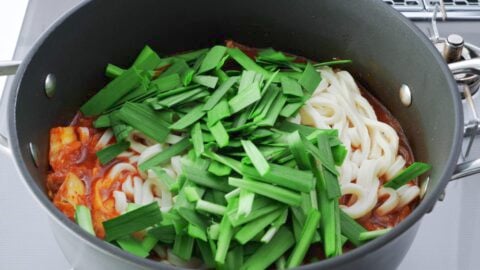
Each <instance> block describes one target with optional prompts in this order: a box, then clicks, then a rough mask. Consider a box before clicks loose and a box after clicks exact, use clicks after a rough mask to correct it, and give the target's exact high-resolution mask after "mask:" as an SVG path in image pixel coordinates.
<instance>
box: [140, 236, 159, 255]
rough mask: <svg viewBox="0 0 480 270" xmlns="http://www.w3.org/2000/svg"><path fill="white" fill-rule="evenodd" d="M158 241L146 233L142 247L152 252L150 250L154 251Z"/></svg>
mask: <svg viewBox="0 0 480 270" xmlns="http://www.w3.org/2000/svg"><path fill="white" fill-rule="evenodd" d="M157 243H158V239H157V238H155V237H153V236H151V235H146V236H145V237H144V238H143V240H142V243H141V245H142V247H143V249H144V250H145V251H146V252H148V253H150V251H152V249H153V248H154V247H155V246H156V245H157Z"/></svg>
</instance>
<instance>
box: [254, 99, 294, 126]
mask: <svg viewBox="0 0 480 270" xmlns="http://www.w3.org/2000/svg"><path fill="white" fill-rule="evenodd" d="M286 102H287V98H286V97H285V96H284V95H282V94H280V95H279V97H278V98H277V99H276V100H275V102H274V103H273V104H272V106H271V107H270V108H269V110H268V112H267V114H266V115H265V117H263V118H259V117H256V118H255V122H256V123H257V124H258V125H259V126H273V125H274V124H275V123H276V122H277V118H278V116H279V115H280V112H281V111H282V108H283V106H284V105H285V103H286Z"/></svg>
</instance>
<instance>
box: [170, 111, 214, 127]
mask: <svg viewBox="0 0 480 270" xmlns="http://www.w3.org/2000/svg"><path fill="white" fill-rule="evenodd" d="M204 115H205V113H204V112H203V111H202V105H198V106H197V107H195V108H193V109H192V110H191V111H189V112H188V113H187V114H186V115H184V116H183V117H182V118H180V119H179V120H177V122H175V123H173V124H172V125H170V127H169V128H170V129H171V130H182V129H185V128H187V127H189V126H190V125H192V124H194V123H195V122H197V121H198V120H199V119H200V118H202V117H203V116H204Z"/></svg>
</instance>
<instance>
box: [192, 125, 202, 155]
mask: <svg viewBox="0 0 480 270" xmlns="http://www.w3.org/2000/svg"><path fill="white" fill-rule="evenodd" d="M191 136H192V144H193V149H194V150H195V155H196V156H197V157H200V155H201V154H202V153H203V150H204V145H203V134H202V127H201V126H200V123H196V124H195V125H194V126H193V128H192V131H191Z"/></svg>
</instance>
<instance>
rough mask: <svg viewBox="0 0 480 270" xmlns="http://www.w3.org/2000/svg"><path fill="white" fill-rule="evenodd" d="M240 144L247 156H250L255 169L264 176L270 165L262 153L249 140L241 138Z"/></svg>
mask: <svg viewBox="0 0 480 270" xmlns="http://www.w3.org/2000/svg"><path fill="white" fill-rule="evenodd" d="M241 142H242V146H243V149H244V150H245V152H246V153H247V155H248V157H249V158H250V160H251V162H252V163H253V166H254V167H255V168H256V169H257V171H258V172H259V173H260V175H261V176H264V175H265V174H267V173H268V172H269V171H270V165H268V162H267V160H265V157H263V155H262V153H261V152H260V151H259V150H258V148H257V147H256V146H255V144H253V143H252V142H251V141H245V140H242V141H241Z"/></svg>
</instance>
